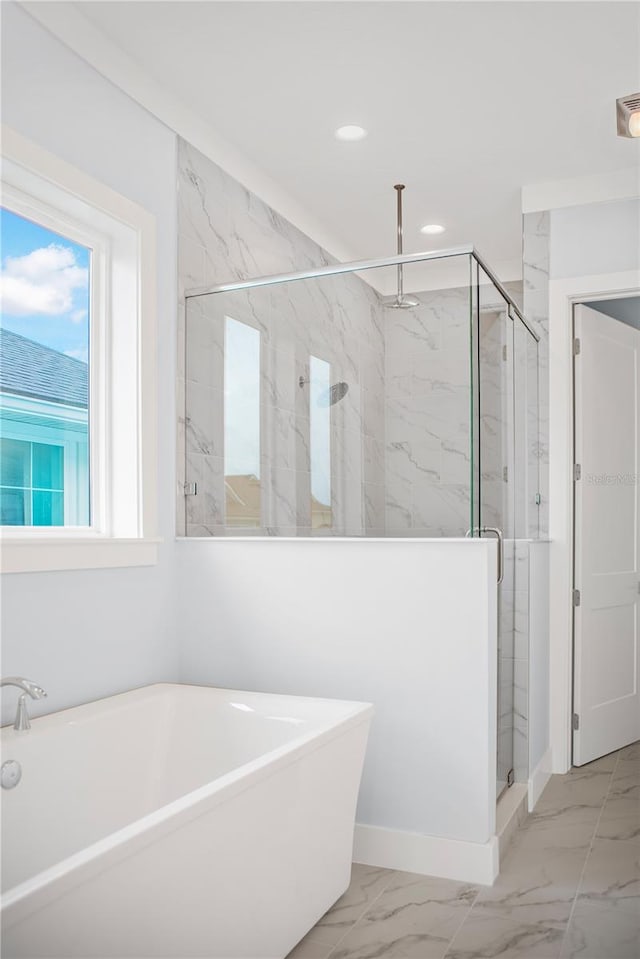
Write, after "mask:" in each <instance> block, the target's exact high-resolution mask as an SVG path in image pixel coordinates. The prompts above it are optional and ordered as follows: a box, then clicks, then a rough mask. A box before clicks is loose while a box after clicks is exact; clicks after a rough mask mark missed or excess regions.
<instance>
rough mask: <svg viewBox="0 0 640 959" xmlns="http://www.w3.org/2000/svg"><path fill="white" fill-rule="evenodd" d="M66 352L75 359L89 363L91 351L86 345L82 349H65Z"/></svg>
mask: <svg viewBox="0 0 640 959" xmlns="http://www.w3.org/2000/svg"><path fill="white" fill-rule="evenodd" d="M64 354H65V356H70V357H71V358H72V359H74V360H82V362H83V363H87V362H88V360H89V351H88V349H87V347H86V346H85V347H83V348H82V349H81V350H65V351H64Z"/></svg>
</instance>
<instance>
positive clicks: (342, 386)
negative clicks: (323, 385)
mask: <svg viewBox="0 0 640 959" xmlns="http://www.w3.org/2000/svg"><path fill="white" fill-rule="evenodd" d="M348 392H349V384H348V383H344V382H341V383H334V384H333V386H330V387H329V389H328V390H325V391H324V392H323V393H321V394H320V396H319V397H318V406H322V407H327V406H335V405H336V403H339V402H340V400H343V399H344V398H345V396H346V395H347V393H348Z"/></svg>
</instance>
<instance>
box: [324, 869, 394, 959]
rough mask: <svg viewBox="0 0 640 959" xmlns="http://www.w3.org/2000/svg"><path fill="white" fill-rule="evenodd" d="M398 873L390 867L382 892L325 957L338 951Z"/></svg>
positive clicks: (327, 958) (365, 908)
mask: <svg viewBox="0 0 640 959" xmlns="http://www.w3.org/2000/svg"><path fill="white" fill-rule="evenodd" d="M373 868H379V867H376V866H374V867H373ZM397 874H398V870H397V869H390V870H389V878H388V880H387V881H386V883H385V884H384V886H383V887H382V889H381V890H380V892H379V893H378V895H377V896H376V897H375V899H372V900H371V902H370V903H368V905H366V906H365V907H364V909H363V911H362V912H361V913H360V915H359V916H358V918H357V919H354V920H353V922H352V923H351V925H350V926H349V928H348V929H347V930H346V932H344V933H343V934H342V935H341V936H340V938H339V939H338V941H337V942H336V943H335V944H334V945H333V946H332V947H331V949H330V951H329V952H328V953H327V955H326V957H325V959H331V956H332V955H333V954H334V953H335V951H336V949H337V948H338V946H339V945H341V944H342V943H343V942H344V940H345V939H346V937H347V936H348V935H349V934H350V933H351V932H353V930H354V929H355V927H356V926H357V925H358V923H359V922H360V920H361V919H364V917H365V916H366V915H367V913H368V912H369V911H370V910H371V909H373V907H374V905H375V904H376V903H377V901H378V899H379V898H380V896H382V895H383V894H384V893H385V892H386V891H387V889H388V888H389V883H390V882H391V880H392V879H393V877H394V876H396V875H397Z"/></svg>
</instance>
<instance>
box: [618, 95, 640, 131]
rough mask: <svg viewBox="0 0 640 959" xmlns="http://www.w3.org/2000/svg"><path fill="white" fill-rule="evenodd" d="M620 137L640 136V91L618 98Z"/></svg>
mask: <svg viewBox="0 0 640 959" xmlns="http://www.w3.org/2000/svg"><path fill="white" fill-rule="evenodd" d="M616 116H617V120H618V136H619V137H640V93H630V94H629V96H627V97H620V98H619V99H618V100H616Z"/></svg>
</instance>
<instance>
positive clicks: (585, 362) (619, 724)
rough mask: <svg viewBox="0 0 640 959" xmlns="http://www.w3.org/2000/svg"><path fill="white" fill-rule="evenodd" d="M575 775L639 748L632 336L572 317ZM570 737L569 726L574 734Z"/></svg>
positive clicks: (639, 353) (635, 339)
mask: <svg viewBox="0 0 640 959" xmlns="http://www.w3.org/2000/svg"><path fill="white" fill-rule="evenodd" d="M575 324H576V336H577V337H578V338H579V340H580V352H579V354H578V355H577V356H576V359H575V437H576V441H575V442H576V463H578V464H580V466H581V477H580V479H577V480H576V482H575V484H574V486H575V586H576V589H578V590H579V591H580V605H578V606H577V607H576V609H575V641H574V651H575V652H574V710H575V713H576V714H577V723H578V724H579V725H578V728H577V729H575V728H574V734H573V761H574V764H575V765H576V766H581V765H583V764H584V763H587V762H590V761H591V760H592V759H596V758H597V757H598V756H603V755H605V754H606V753H609V752H612V751H613V750H614V749H618V748H620V747H621V746H626V745H627V744H628V743H631V742H634V741H635V740H636V739H640V692H639V687H640V656H639V652H640V650H639V638H638V620H639V619H640V606H639V601H640V596H639V594H638V589H639V583H640V570H639V562H638V554H639V546H640V484H639V476H638V473H639V471H640V464H639V461H638V458H639V449H640V409H639V404H640V392H639V391H640V331H638V330H635V329H633V328H632V327H631V326H626V325H625V324H624V323H620V322H618V321H617V320H613V319H611V318H610V317H608V316H605V315H604V314H602V313H598V312H597V311H596V310H593V309H590V308H589V307H587V306H577V307H576V308H575ZM574 727H575V724H574Z"/></svg>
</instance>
